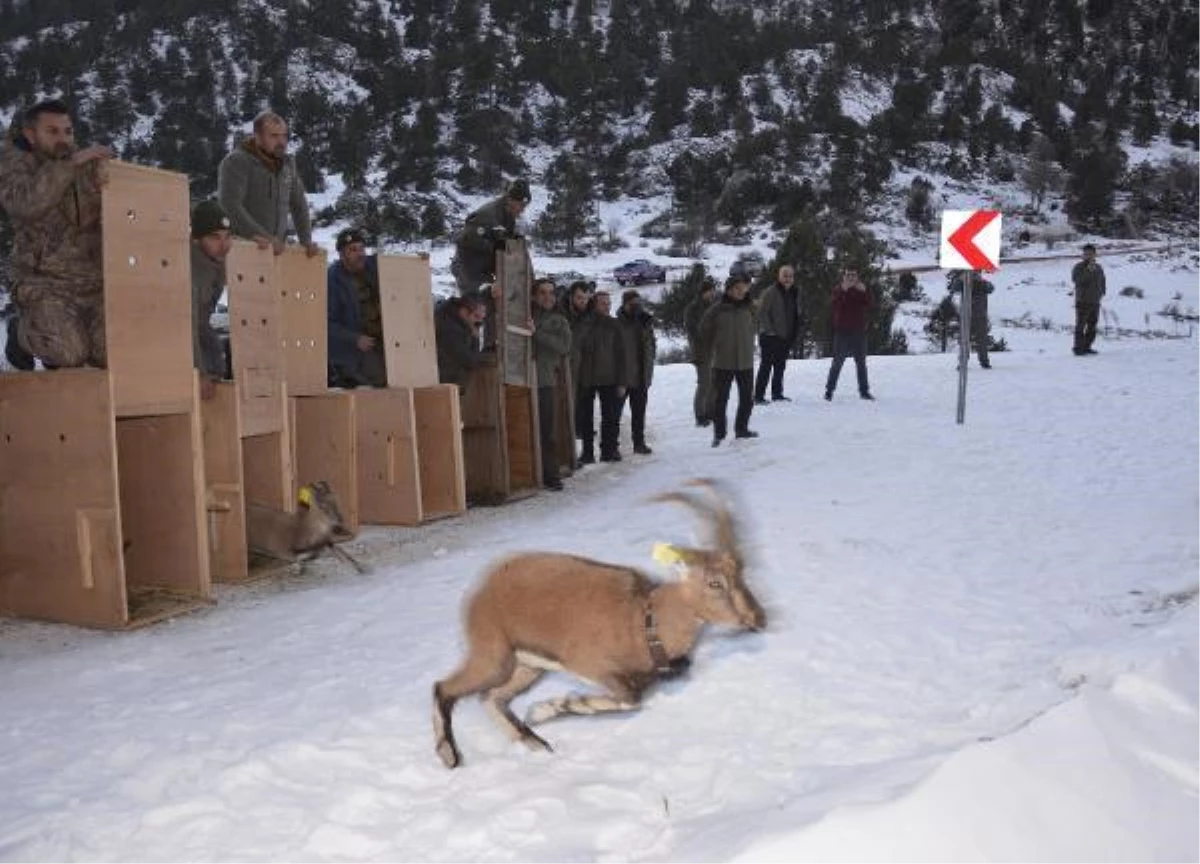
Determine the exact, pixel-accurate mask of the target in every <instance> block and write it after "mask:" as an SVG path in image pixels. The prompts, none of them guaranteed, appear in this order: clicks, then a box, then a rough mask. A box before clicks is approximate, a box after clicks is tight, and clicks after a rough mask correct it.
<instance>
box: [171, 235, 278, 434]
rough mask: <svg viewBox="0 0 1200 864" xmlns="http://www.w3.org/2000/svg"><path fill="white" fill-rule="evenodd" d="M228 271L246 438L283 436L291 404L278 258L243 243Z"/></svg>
mask: <svg viewBox="0 0 1200 864" xmlns="http://www.w3.org/2000/svg"><path fill="white" fill-rule="evenodd" d="M225 268H226V273H227V274H228V280H229V285H228V293H229V340H230V352H231V354H232V359H233V364H232V365H233V380H234V384H235V385H236V387H237V392H238V410H239V413H240V415H241V421H240V422H241V427H242V435H243V436H249V435H265V434H267V433H270V432H282V431H283V430H284V428H285V427H286V418H285V414H286V412H287V401H286V399H284V386H283V377H284V358H283V313H282V310H281V304H280V302H279V298H278V297H277V296H276V295H275V288H274V281H275V256H274V254H273V253H272V252H271V250H270V249H259V248H258V247H257V246H255V245H254V244H253V243H250V242H247V241H242V240H239V241H236V242H235V243H234V244H233V249H232V250H231V251H230V253H229V257H228V258H227V259H226V262H225ZM189 344H190V342H189Z"/></svg>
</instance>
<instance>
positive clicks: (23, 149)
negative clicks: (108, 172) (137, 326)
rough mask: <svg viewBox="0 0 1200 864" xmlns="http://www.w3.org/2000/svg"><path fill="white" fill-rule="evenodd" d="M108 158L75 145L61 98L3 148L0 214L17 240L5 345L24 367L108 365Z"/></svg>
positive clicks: (28, 116) (28, 119)
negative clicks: (104, 207)
mask: <svg viewBox="0 0 1200 864" xmlns="http://www.w3.org/2000/svg"><path fill="white" fill-rule="evenodd" d="M112 156H113V152H112V150H110V149H109V148H108V147H105V146H103V145H98V144H96V145H92V146H91V147H85V148H83V149H79V148H78V147H77V146H76V144H75V127H74V125H73V124H72V122H71V114H70V111H69V109H68V108H67V106H66V105H65V104H64V103H63V102H60V101H59V100H57V99H47V100H45V101H42V102H38V103H37V104H36V105H33V106H31V107H30V108H29V109H28V110H26V111H25V112H24V113H23V114H21V115H20V119H19V121H18V122H16V123H14V124H13V128H12V129H11V130H10V132H9V135H8V136H7V138H6V140H5V141H4V142H3V145H0V207H2V208H4V211H5V212H6V213H7V214H8V218H9V219H10V220H11V221H12V226H13V231H14V234H15V237H14V239H13V246H12V258H11V262H12V300H13V303H14V305H15V306H16V308H17V317H16V319H15V320H16V322H17V323H16V324H10V325H9V338H10V339H12V338H13V337H14V336H15V337H16V340H17V343H18V344H16V345H14V346H12V348H11V350H10V352H9V353H10V359H11V358H12V356H14V355H15V356H16V357H17V358H18V359H20V360H22V361H23V363H24V364H25V365H26V367H27V368H28V367H29V366H31V365H32V364H31V363H30V362H29V359H28V358H29V357H30V356H32V357H37V358H39V359H41V361H42V363H43V364H44V365H46V366H47V367H51V368H66V367H75V366H100V367H103V366H104V365H105V364H106V363H107V359H108V358H107V352H106V350H105V348H106V346H105V332H104V269H103V262H102V260H101V259H102V254H101V242H100V239H101V235H100V190H101V187H102V186H103V185H104V180H105V174H104V163H105V162H106V161H107V160H109V159H111V158H112ZM11 320H13V319H10V321H11ZM17 349H21V350H20V351H19V352H18V350H17Z"/></svg>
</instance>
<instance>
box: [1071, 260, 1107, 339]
mask: <svg viewBox="0 0 1200 864" xmlns="http://www.w3.org/2000/svg"><path fill="white" fill-rule="evenodd" d="M1071 281H1072V282H1073V283H1075V348H1074V350H1075V356H1076V357H1082V356H1083V355H1085V354H1095V353H1097V352H1096V350H1095V349H1094V348H1092V343H1093V342H1095V341H1096V325H1097V324H1099V322H1100V300H1101V299H1102V298H1103V297H1104V294H1105V292H1106V290H1107V288H1106V286H1105V283H1104V268H1103V267H1101V266H1100V265H1099V264H1097V263H1096V247H1095V246H1093V245H1092V244H1091V243H1088V244H1087V245H1086V246H1084V247H1083V260H1082V261H1080V262H1079V263H1078V264H1076V265H1075V266H1074V267H1072V268H1071Z"/></svg>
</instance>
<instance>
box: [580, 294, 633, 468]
mask: <svg viewBox="0 0 1200 864" xmlns="http://www.w3.org/2000/svg"><path fill="white" fill-rule="evenodd" d="M593 302H594V303H595V310H594V312H593V313H592V320H591V323H590V325H589V326H588V327H587V329H586V330H585V331H584V333H583V344H582V345H580V350H579V354H580V358H579V387H580V397H579V403H580V408H579V410H578V411H577V412H576V419H575V423H576V429H575V434H576V435H578V436H579V438H580V439H581V440H582V441H583V453H582V454H581V455H580V457H579V461H580V462H581V463H582V464H584V465H587V464H590V463H592V462H595V461H596V453H595V450H594V449H593V446H594V444H593V442H594V441H595V437H596V425H595V424H596V414H595V403H596V399H597V398H599V400H600V461H601V462H620V461H621V452H620V437H621V400H622V399H623V398H624V397H625V387H624V385H623V383H622V382H623V381H624V380H625V363H626V358H625V340H624V338H623V337H622V335H621V326H620V325H619V324H618V323H617V322H616V319H614V318H613V317H612V298H611V297H610V296H609V293H608V292H607V291H597V292H596V294H595V296H594V298H593Z"/></svg>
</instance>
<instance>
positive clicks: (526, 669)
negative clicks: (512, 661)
mask: <svg viewBox="0 0 1200 864" xmlns="http://www.w3.org/2000/svg"><path fill="white" fill-rule="evenodd" d="M543 672H544V670H542V669H538V668H536V667H534V666H526V665H525V664H524V663H521V662H519V661H518V663H517V668H516V669H514V670H513V674H512V677H511V678H509V679H508V680H507V681H506V682H504V683H503V684H501V685H500V686H499V687H494V688H492V689H491V690H489V691H488V692H487V693H486V694H485V695H484V697H483V698H484V700H485V701H486V703H487V707H488V710H489V711H490V712H491V714H492V716H493V717H494V718H495V719H496V722H497V723H499V724H500V727H501V728H502V729H504V731H505V732H507V733H508V734H509V735H510V736H512V738H513V740H515V741H520V742H521V743H522V744H524V745H525V746H526V747H528V748H529V749H531V750H537V749H541V750H548V751H550V752H553V751H554V748H553V747H551V746H550V745H549V744H548V743H546V741H545V740H544V739H543V738H542V737H541V736H540V735H538V734H536V733H535V732H534V731H533V730H532V729H530V728H529V727H528V726H527V725H525V724H524V723H522V722H521V721H520V720H518V719H517V718H516V717H515V716H514V715H513V713H512V711H511V710H510V709H509V707H508V706H509V703H511V702H512V700H513V699H515V698H516V697H518V696H520V695H521V694H522V693H524V692H525V691H526V690H528V689H529V688H530V687H532V686H533V685H534V684H536V683H537V682H538V679H539V678H541V677H542V674H543Z"/></svg>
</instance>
